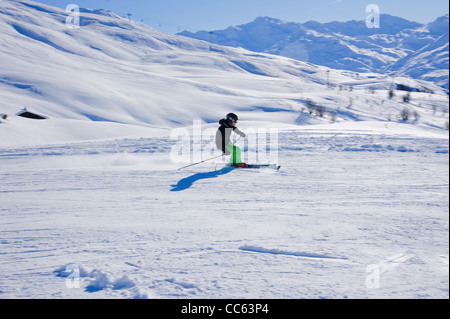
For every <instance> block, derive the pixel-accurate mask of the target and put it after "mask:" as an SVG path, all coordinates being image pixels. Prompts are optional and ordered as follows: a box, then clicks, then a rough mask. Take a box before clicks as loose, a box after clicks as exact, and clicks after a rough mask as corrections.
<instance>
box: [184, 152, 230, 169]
mask: <svg viewBox="0 0 450 319" xmlns="http://www.w3.org/2000/svg"><path fill="white" fill-rule="evenodd" d="M219 157H222V154H221V155H219V156H216V157H213V158H210V159H207V160H204V161H201V162H198V163H194V164H190V165H188V166H185V167H181V168H179V169H178V170H179V171H181V170H182V169H185V168H188V167H191V166H195V165H199V164H202V163H205V162H209V161H212V160H213V159H216V158H219Z"/></svg>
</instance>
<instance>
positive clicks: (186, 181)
mask: <svg viewBox="0 0 450 319" xmlns="http://www.w3.org/2000/svg"><path fill="white" fill-rule="evenodd" d="M232 170H233V167H225V168H222V169H221V170H218V171H213V172H206V173H197V174H194V175H192V176H189V177H186V178H183V179H182V180H180V181H179V182H178V183H177V184H176V185H171V186H172V187H173V188H172V189H171V190H170V191H171V192H181V191H184V190H186V189H188V188H191V187H192V185H193V184H194V183H195V182H197V181H199V180H202V179H209V178H217V177H219V176H221V175H226V174H228V173H230V172H231V171H232Z"/></svg>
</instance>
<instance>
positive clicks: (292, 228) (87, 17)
mask: <svg viewBox="0 0 450 319" xmlns="http://www.w3.org/2000/svg"><path fill="white" fill-rule="evenodd" d="M66 17H67V13H66V12H64V11H63V10H60V9H56V8H53V7H50V6H45V5H41V4H39V3H36V2H31V1H16V0H13V1H5V0H0V39H1V40H2V41H0V100H1V104H0V113H1V114H3V113H6V114H8V115H9V116H8V117H7V118H6V119H0V136H1V137H2V138H1V139H0V202H1V203H2V205H1V207H0V247H1V250H0V260H1V262H0V275H1V276H0V298H2V299H8V298H30V299H31V298H156V299H158V298H169V299H172V298H288V299H289V298H448V297H449V289H448V285H449V282H448V258H449V257H448V256H449V245H448V242H449V238H448V234H449V228H448V227H449V214H448V207H449V206H448V202H449V197H448V194H449V182H448V173H449V172H448V167H449V165H448V164H449V162H448V159H449V158H448V152H449V142H448V141H449V139H448V128H446V123H447V126H448V96H447V95H446V94H444V92H442V90H441V89H440V88H439V87H437V86H436V85H434V84H432V83H429V82H426V81H415V80H411V79H407V78H396V79H395V82H396V83H401V84H403V85H405V86H407V87H410V88H415V89H420V90H422V91H423V90H433V91H434V94H430V93H423V92H422V93H421V92H412V93H411V102H410V103H404V102H402V96H403V94H405V92H403V91H396V92H395V96H394V97H393V98H392V99H388V98H387V93H388V89H389V88H391V85H392V79H391V78H388V77H384V76H381V75H379V74H370V73H369V74H359V75H357V74H356V73H352V72H348V71H342V70H331V71H330V72H327V70H328V69H327V68H323V67H319V66H315V65H312V64H308V63H303V62H298V61H294V60H291V59H288V58H283V57H277V56H272V55H268V54H259V53H254V52H250V51H246V50H243V49H232V48H225V47H221V46H216V45H214V46H210V45H209V44H208V43H205V42H202V41H197V40H194V39H187V38H184V37H180V36H174V35H166V34H162V33H158V32H156V31H154V30H152V29H150V28H148V27H147V26H144V25H142V24H139V23H135V22H132V21H127V20H124V19H121V18H119V17H117V16H115V15H114V14H113V13H110V12H106V11H103V10H82V15H81V27H80V29H67V28H66V26H65V24H64V22H65V19H66ZM328 81H329V82H330V83H331V84H332V85H329V86H327V82H328ZM312 105H314V106H318V105H319V106H324V107H326V112H325V115H324V116H323V117H321V116H318V115H316V114H315V111H314V112H312V114H310V112H309V110H310V109H311V107H312ZM24 106H27V108H28V110H30V111H36V112H38V113H40V114H43V115H46V116H48V117H49V118H50V119H48V120H41V121H36V120H30V119H24V118H21V117H18V116H15V115H14V114H16V113H17V112H18V111H19V110H20V109H21V108H22V107H24ZM308 107H309V108H310V109H308ZM404 108H408V109H409V110H410V111H411V114H414V111H415V113H416V114H418V115H420V116H415V115H413V116H412V117H411V118H410V119H408V120H407V121H401V120H399V118H398V116H399V112H400V111H401V110H402V109H404ZM230 111H235V112H237V113H238V114H239V116H240V117H241V121H240V122H239V126H240V128H241V129H243V130H244V131H245V132H247V134H248V137H247V139H245V140H244V139H242V140H240V141H239V142H238V144H239V145H240V146H241V147H242V149H243V150H244V158H245V159H246V160H247V159H249V154H250V153H251V152H256V153H257V155H258V159H260V158H263V154H264V151H267V148H268V147H269V145H266V144H265V143H262V147H257V148H256V149H255V147H254V145H251V144H250V141H252V140H253V141H254V140H255V136H256V135H258V134H259V131H261V130H262V131H263V132H269V129H275V130H276V132H277V133H278V134H277V135H278V147H277V158H276V160H277V162H278V163H280V164H281V165H282V170H281V171H279V172H276V171H274V170H268V169H265V170H233V169H230V168H227V167H225V164H224V162H223V161H222V160H221V159H218V160H217V161H216V162H214V161H212V162H207V163H205V164H202V165H199V166H194V167H190V168H188V169H186V170H182V171H179V170H178V168H180V167H181V166H184V165H185V163H179V162H177V161H174V158H173V154H174V149H176V146H179V144H180V143H181V144H182V146H183V145H186V146H187V149H189V150H191V149H193V148H195V145H193V144H194V143H191V141H190V140H189V141H183V140H181V141H180V140H179V139H178V138H177V136H176V135H175V136H174V134H173V133H174V132H176V130H182V131H187V132H188V135H189V137H190V138H194V137H195V136H197V135H196V134H199V132H198V129H197V128H196V127H192V123H193V122H192V121H193V120H198V122H195V123H200V125H201V132H200V133H202V137H203V134H204V135H205V137H206V138H205V139H203V140H202V144H201V146H202V147H201V149H200V151H199V153H201V154H193V156H192V157H191V158H190V159H189V161H188V162H190V161H192V160H193V158H195V157H196V156H197V155H201V156H200V157H202V158H207V157H210V156H212V155H213V154H211V150H210V146H211V142H212V141H213V140H212V139H211V138H209V139H208V137H210V135H208V134H209V133H210V132H215V130H216V129H217V124H216V123H217V120H218V119H220V118H221V117H223V116H224V115H225V114H226V113H228V112H230ZM331 121H333V122H334V123H333V124H331V123H330V122H331ZM312 124H315V125H312ZM257 137H258V141H259V135H258V136H257ZM263 140H264V139H263ZM270 141H271V142H272V139H270ZM263 142H264V141H263ZM183 143H185V144H183ZM226 160H227V159H225V161H226ZM374 276H375V277H374Z"/></svg>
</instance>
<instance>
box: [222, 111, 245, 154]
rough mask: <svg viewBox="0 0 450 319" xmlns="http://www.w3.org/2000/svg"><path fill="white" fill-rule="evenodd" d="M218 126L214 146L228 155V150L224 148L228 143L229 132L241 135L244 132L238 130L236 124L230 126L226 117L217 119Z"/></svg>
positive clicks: (243, 135)
mask: <svg viewBox="0 0 450 319" xmlns="http://www.w3.org/2000/svg"><path fill="white" fill-rule="evenodd" d="M219 124H220V127H219V129H218V130H217V133H216V146H217V149H218V150H222V152H223V153H224V154H225V155H230V152H229V151H228V150H227V149H226V148H225V147H226V146H227V145H228V144H229V143H230V135H231V132H234V133H236V134H238V135H240V136H242V137H245V133H244V132H242V131H240V130H239V129H238V128H237V127H236V126H231V124H230V123H229V122H228V120H227V119H221V120H220V121H219Z"/></svg>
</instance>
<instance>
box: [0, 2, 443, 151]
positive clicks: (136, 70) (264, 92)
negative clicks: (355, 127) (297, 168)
mask: <svg viewBox="0 0 450 319" xmlns="http://www.w3.org/2000/svg"><path fill="white" fill-rule="evenodd" d="M68 15H69V13H67V12H66V11H65V10H62V9H58V8H54V7H50V6H47V5H41V4H38V3H35V2H30V1H17V0H14V1H5V0H2V1H0V31H1V32H0V34H1V40H2V41H1V42H0V54H1V59H0V63H1V68H0V70H1V71H0V88H1V90H0V98H1V101H2V105H1V106H0V113H6V114H8V115H10V117H9V119H10V121H13V122H14V117H12V115H14V114H16V113H17V112H18V111H19V110H20V109H22V108H23V107H25V106H26V107H27V108H28V109H29V110H31V111H34V112H37V113H39V114H43V115H45V116H47V117H49V118H50V119H51V120H50V121H53V120H55V119H76V120H88V121H95V122H97V123H96V124H97V125H96V126H95V128H98V127H100V126H103V125H104V124H105V123H103V122H105V121H108V122H114V123H116V124H117V123H120V124H133V125H139V126H147V127H150V128H173V127H177V126H179V125H189V124H190V123H192V120H193V119H201V120H203V121H205V122H207V123H216V122H217V120H218V118H220V117H222V116H223V114H227V113H228V112H230V111H235V112H239V113H240V114H241V115H242V118H245V119H247V120H261V121H276V122H283V123H289V124H296V123H297V124H298V123H302V124H308V123H325V122H328V121H329V117H327V118H319V119H316V118H311V117H310V116H309V115H308V114H307V113H306V114H305V113H304V112H302V110H305V107H306V106H307V101H308V100H313V101H314V102H315V103H317V104H321V105H323V106H324V107H326V108H328V109H329V111H330V112H329V113H328V114H332V113H336V116H335V117H336V120H337V121H344V120H355V119H360V120H363V119H383V120H386V119H388V118H393V119H395V118H396V116H397V115H398V113H399V112H400V111H401V109H402V108H404V105H402V102H401V97H400V96H399V95H398V96H397V98H396V99H394V100H390V101H383V100H385V99H386V96H387V91H386V90H387V89H389V88H390V86H391V84H392V79H391V78H388V77H383V76H378V75H376V74H359V76H357V75H356V74H354V73H349V72H341V71H334V70H332V71H331V72H330V73H328V71H329V70H328V69H327V68H324V67H319V66H315V65H312V64H309V63H304V62H298V61H295V60H291V59H287V58H283V57H278V56H273V55H266V54H255V53H253V52H249V51H246V50H243V49H233V48H227V47H222V46H217V45H213V46H210V45H209V43H205V42H202V41H198V40H194V39H189V38H186V37H181V36H176V35H168V34H163V33H159V32H157V31H155V30H153V29H151V28H149V27H148V26H145V25H143V24H141V23H137V22H133V21H128V20H126V19H122V18H120V17H117V16H116V15H114V14H112V13H110V12H107V11H103V10H88V9H87V10H82V12H81V17H80V28H78V29H71V28H68V27H67V26H66V23H65V22H66V19H67V17H68ZM328 79H329V80H330V81H331V82H332V83H333V84H334V85H335V89H327V88H326V87H325V85H326V84H327V82H328ZM396 82H397V83H404V84H405V85H407V86H408V87H412V88H423V87H426V88H427V89H426V90H427V91H428V90H432V91H434V92H435V93H436V94H435V95H433V96H428V95H418V96H417V98H416V97H413V101H414V102H415V104H413V105H412V106H411V108H412V109H416V108H419V110H420V109H423V111H422V112H420V113H423V114H422V115H423V116H424V117H423V123H426V124H431V125H433V126H437V127H444V126H445V121H444V122H443V120H442V119H430V118H428V116H427V113H429V109H431V108H432V107H434V105H435V104H437V105H438V108H441V107H442V106H439V105H440V104H442V103H444V100H445V99H444V97H443V96H442V95H440V94H442V92H441V90H440V89H439V88H438V87H437V86H435V85H432V84H431V83H427V82H421V83H419V82H416V81H410V80H407V79H401V78H396ZM339 86H344V87H345V88H346V89H347V88H349V87H350V86H351V87H352V89H353V91H352V92H349V91H348V90H347V91H343V90H341V91H338V89H337V88H338V87H339ZM367 88H374V89H376V92H375V93H374V95H372V96H369V97H368V96H367V94H366V90H367ZM441 100H442V102H441ZM275 110H276V111H281V112H273V111H275ZM50 121H49V122H50ZM99 121H100V122H99ZM428 122H430V123H428ZM12 124H13V123H12ZM34 125H35V124H34V123H33V125H30V129H31V127H34ZM48 125H52V124H48V122H47V123H44V124H41V127H40V128H41V129H40V130H41V131H42V128H45V127H46V126H48ZM54 126H55V125H52V127H54ZM73 126H76V124H74V125H73ZM7 127H8V126H7V125H2V126H0V130H7V132H5V133H2V134H3V135H4V136H5V134H9V135H10V136H11V135H14V136H18V140H17V141H13V140H12V139H9V140H2V141H1V142H0V143H2V144H11V143H12V144H14V143H16V142H17V143H19V142H21V143H27V142H29V140H26V139H27V136H22V138H19V137H20V136H21V134H23V133H21V132H20V130H19V131H17V130H16V131H14V125H10V127H9V131H8V129H7ZM101 131H104V130H101ZM8 132H9V133H8ZM138 132H140V129H138ZM129 133H130V134H134V131H133V130H132V131H130V132H129ZM92 134H93V135H95V134H97V133H95V132H93V133H92ZM55 135H58V134H55ZM98 135H99V137H101V138H103V137H113V136H116V135H113V136H111V135H110V134H109V135H108V134H106V135H105V134H103V133H101V132H98ZM36 138H39V137H38V136H36ZM42 142H43V143H45V142H46V140H45V139H44V140H43V141H42Z"/></svg>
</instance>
